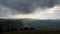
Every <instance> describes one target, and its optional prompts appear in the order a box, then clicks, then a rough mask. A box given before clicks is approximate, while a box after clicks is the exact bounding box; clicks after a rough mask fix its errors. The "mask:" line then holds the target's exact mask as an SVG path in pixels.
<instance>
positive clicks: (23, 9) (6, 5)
mask: <svg viewBox="0 0 60 34" xmlns="http://www.w3.org/2000/svg"><path fill="white" fill-rule="evenodd" d="M58 4H60V0H0V17H11V15H13V16H14V15H16V14H32V13H34V12H35V10H36V8H37V7H39V8H40V10H41V11H40V12H42V11H44V10H45V9H46V8H53V7H54V6H55V5H58ZM37 12H38V11H37Z"/></svg>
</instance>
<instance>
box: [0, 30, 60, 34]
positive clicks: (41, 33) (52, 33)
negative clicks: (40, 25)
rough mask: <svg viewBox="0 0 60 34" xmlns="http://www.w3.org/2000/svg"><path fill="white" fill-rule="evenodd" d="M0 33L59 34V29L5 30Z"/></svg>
mask: <svg viewBox="0 0 60 34" xmlns="http://www.w3.org/2000/svg"><path fill="white" fill-rule="evenodd" d="M0 34H60V31H56V30H30V31H28V30H26V31H13V32H5V33H0Z"/></svg>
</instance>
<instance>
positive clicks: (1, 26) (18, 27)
mask: <svg viewBox="0 0 60 34" xmlns="http://www.w3.org/2000/svg"><path fill="white" fill-rule="evenodd" d="M23 30H34V28H32V27H30V28H28V27H24V26H23V22H21V21H20V20H0V33H2V32H9V31H23Z"/></svg>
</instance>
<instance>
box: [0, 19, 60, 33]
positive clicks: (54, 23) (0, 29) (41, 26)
mask: <svg viewBox="0 0 60 34" xmlns="http://www.w3.org/2000/svg"><path fill="white" fill-rule="evenodd" d="M24 24H27V25H28V26H31V27H29V29H28V27H24ZM23 28H24V30H23ZM30 28H31V29H30ZM0 34H60V20H33V19H0Z"/></svg>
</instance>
